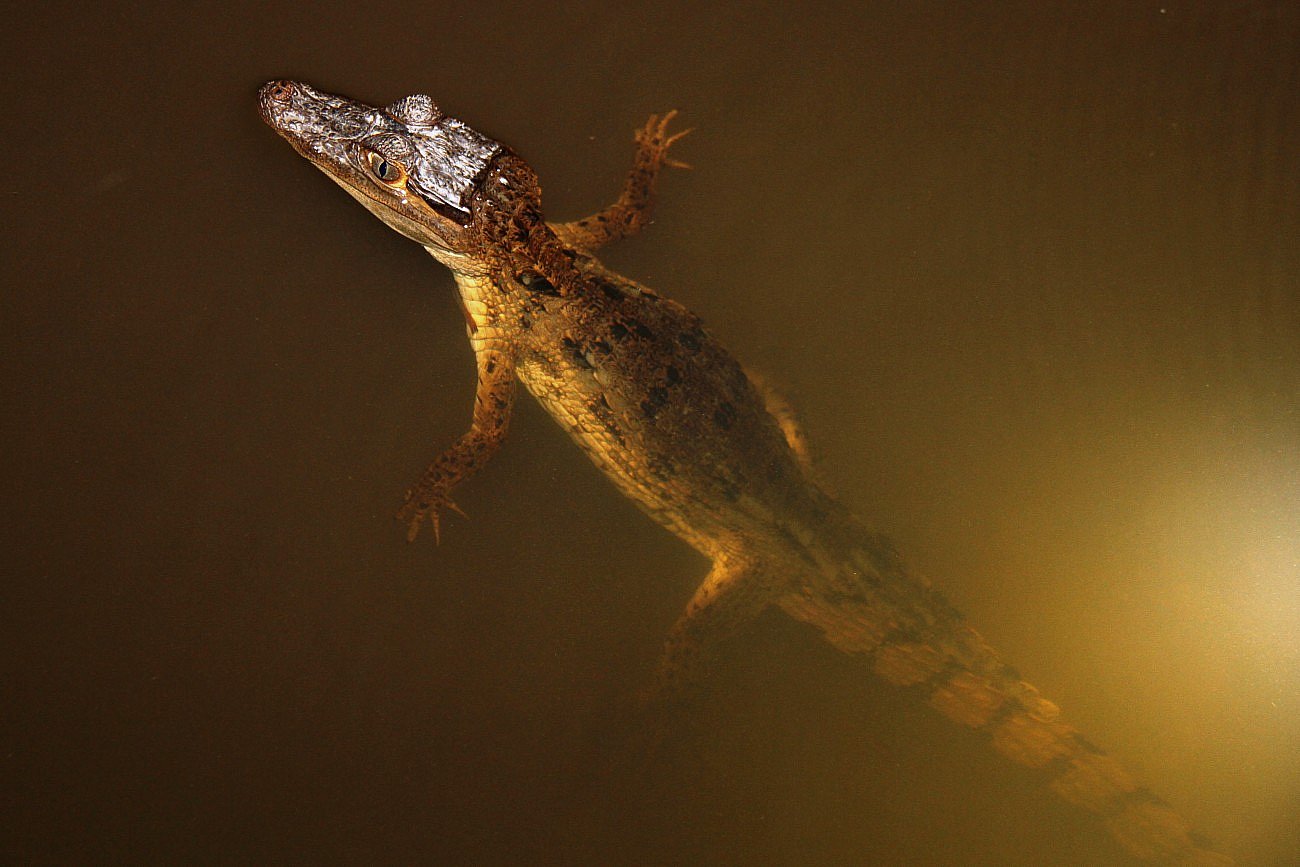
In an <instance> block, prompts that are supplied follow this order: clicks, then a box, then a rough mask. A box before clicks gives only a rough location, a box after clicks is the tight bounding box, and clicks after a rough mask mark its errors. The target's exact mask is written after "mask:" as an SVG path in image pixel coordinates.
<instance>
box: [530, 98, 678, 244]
mask: <svg viewBox="0 0 1300 867" xmlns="http://www.w3.org/2000/svg"><path fill="white" fill-rule="evenodd" d="M676 115H677V112H676V111H675V110H674V111H670V112H668V113H667V114H665V115H663V116H660V115H657V114H652V115H650V119H649V120H648V121H646V124H645V126H643V127H641V128H640V129H639V130H637V131H636V144H637V149H636V156H635V157H634V158H633V160H632V170H631V171H630V172H628V175H627V180H626V181H624V182H623V192H622V194H621V195H620V196H619V197H618V201H616V202H614V204H612V205H610V206H609V207H607V208H605V209H604V210H603V211H598V212H596V213H595V214H592V215H591V216H590V217H584V218H583V219H581V220H575V221H573V222H572V223H552V224H551V230H552V231H554V232H555V234H556V235H558V236H559V238H560V240H561V241H563V242H564V243H566V244H568V245H569V246H571V247H577V248H579V249H580V250H585V251H588V252H590V251H592V250H595V249H596V248H598V247H600V246H602V245H604V244H608V243H609V242H610V241H617V240H620V239H622V238H626V237H628V236H629V235H634V234H636V233H637V232H639V231H640V230H641V228H642V227H643V226H645V224H646V223H648V222H649V221H650V210H651V208H652V207H653V206H654V191H655V181H656V180H657V179H658V177H659V171H660V170H661V169H662V168H663V167H664V166H673V167H674V168H679V169H686V168H690V166H688V165H687V164H686V163H684V162H681V161H680V160H675V159H673V158H671V157H669V156H668V148H669V147H671V146H672V144H673V142H675V141H677V140H678V139H679V138H681V137H682V136H684V135H686V133H688V132H690V130H689V129H688V130H683V131H682V132H679V133H674V134H673V135H669V134H668V122H669V121H671V120H672V119H673V118H674V117H675V116H676Z"/></svg>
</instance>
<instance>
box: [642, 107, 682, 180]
mask: <svg viewBox="0 0 1300 867" xmlns="http://www.w3.org/2000/svg"><path fill="white" fill-rule="evenodd" d="M676 116H677V109H673V110H672V111H670V112H668V113H667V114H664V115H658V114H652V115H650V119H649V120H648V121H646V124H645V126H643V127H641V128H640V129H639V130H637V131H636V143H637V144H638V145H639V146H640V147H641V153H642V154H643V155H644V156H645V158H646V159H647V161H648V162H649V163H650V164H651V165H652V166H655V167H658V166H672V167H673V168H675V169H689V168H690V166H689V165H687V164H686V163H684V162H682V161H681V160H675V159H673V158H672V157H670V156H668V148H670V147H672V145H673V142H675V141H677V140H678V139H680V138H681V137H682V136H684V135H686V134H687V133H689V132H691V130H689V129H684V130H682V131H681V132H678V133H674V134H672V135H669V134H668V122H669V121H671V120H672V119H673V118H674V117H676Z"/></svg>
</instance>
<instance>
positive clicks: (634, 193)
mask: <svg viewBox="0 0 1300 867" xmlns="http://www.w3.org/2000/svg"><path fill="white" fill-rule="evenodd" d="M259 101H260V105H261V112H262V116H263V118H264V119H265V120H266V122H267V123H268V124H270V125H271V126H272V127H273V128H274V129H275V130H276V131H277V132H278V133H280V135H282V136H283V137H284V138H285V139H287V140H288V141H289V143H290V144H291V145H293V147H294V149H295V150H297V151H298V153H299V154H301V155H302V156H304V157H306V158H307V159H308V160H310V161H311V162H312V163H313V164H314V165H315V166H316V167H317V168H319V169H321V170H322V171H323V172H325V174H326V175H328V176H329V177H330V178H331V179H332V180H334V181H335V182H336V183H338V184H339V186H341V187H343V189H345V190H347V192H348V193H350V194H351V195H352V196H353V197H354V198H356V199H357V201H359V202H361V204H362V205H364V206H365V207H366V208H367V209H369V210H370V212H371V213H373V214H374V215H375V216H377V217H378V218H379V219H381V220H383V221H384V222H385V223H387V224H388V225H389V226H391V227H392V228H393V229H395V230H396V231H397V232H399V233H401V234H402V235H404V236H406V237H407V238H410V239H411V240H413V241H415V242H416V243H418V244H420V245H422V246H423V247H424V248H425V249H426V250H428V251H429V253H430V254H431V255H432V256H433V257H434V258H435V259H437V260H438V261H439V262H441V263H442V264H444V265H446V266H447V267H448V268H450V269H451V272H452V275H453V277H454V278H455V282H456V288H457V292H458V293H459V298H460V304H461V308H462V310H463V311H464V315H465V321H466V326H467V331H468V333H469V342H470V346H471V348H472V349H473V352H474V358H475V363H476V365H477V369H478V383H477V389H476V393H475V396H474V407H473V413H472V416H471V421H470V425H469V429H468V430H467V431H466V432H465V433H464V434H463V435H462V436H461V437H460V439H459V440H457V441H456V442H455V443H454V444H452V445H451V447H450V448H448V449H446V450H445V451H443V452H442V453H441V454H440V455H439V456H438V457H437V458H436V459H435V460H434V461H433V463H432V464H430V465H429V467H428V469H427V470H425V472H424V474H423V475H422V476H421V477H420V478H419V480H418V481H417V482H416V484H415V485H414V486H413V487H412V488H411V489H410V490H409V491H408V492H407V495H406V500H405V503H404V505H403V506H402V507H401V510H400V511H399V517H400V518H401V519H402V520H403V521H404V522H405V523H406V526H407V533H408V537H409V538H411V539H414V538H415V536H416V534H417V533H418V532H419V531H420V529H421V527H423V526H424V525H425V524H426V523H428V524H429V525H430V526H431V527H432V529H433V532H434V534H435V535H437V534H438V533H439V532H440V519H441V517H442V516H443V515H444V514H445V512H446V511H447V510H455V509H456V507H455V504H454V502H453V500H452V496H451V495H452V492H453V490H454V488H455V487H456V486H457V485H458V484H460V483H461V482H463V481H465V480H466V479H468V478H469V477H470V476H472V475H473V474H474V473H476V472H477V471H478V470H479V469H480V468H482V467H483V465H484V464H485V463H486V462H487V461H488V460H489V459H491V457H492V455H493V453H494V452H495V451H496V450H497V448H498V447H499V446H500V445H501V443H502V441H503V439H504V438H505V435H506V428H507V426H508V424H509V421H510V414H511V408H512V406H513V405H514V400H515V394H516V391H517V383H523V385H524V387H525V388H526V389H527V390H528V391H529V392H530V393H531V394H532V395H533V396H534V397H535V398H536V399H537V400H538V401H540V402H541V404H542V405H543V406H544V407H546V409H547V411H548V412H549V413H550V414H551V416H552V417H553V418H554V419H555V420H556V421H557V422H558V423H559V424H560V426H561V427H563V428H564V429H565V430H566V431H568V433H569V435H570V436H572V437H573V439H574V440H575V441H576V442H577V443H578V445H579V446H581V447H582V449H583V450H584V451H585V452H586V453H587V455H588V456H589V457H590V458H591V460H592V461H593V462H594V463H595V464H596V465H597V466H598V467H600V469H601V470H603V471H604V472H605V474H606V475H608V476H609V478H610V479H611V480H612V481H613V482H614V484H615V485H617V486H618V488H619V489H620V490H621V491H623V493H624V494H626V495H627V496H628V497H630V498H631V499H632V500H634V501H635V502H636V503H637V504H638V505H639V506H640V507H641V508H642V509H643V510H644V511H645V512H646V513H647V514H648V515H650V516H651V517H652V518H654V519H655V520H656V521H658V522H659V523H661V524H663V525H664V526H665V527H667V528H668V529H669V530H671V531H672V532H673V533H675V534H676V535H677V536H679V537H680V538H681V539H683V540H684V541H686V542H687V543H688V544H690V545H691V546H693V547H694V548H696V549H697V550H698V551H700V552H701V553H702V554H704V555H705V556H706V557H707V558H709V560H710V562H711V563H712V568H711V570H710V571H709V573H708V575H707V576H706V577H705V578H704V581H703V583H702V584H701V585H700V587H699V589H698V590H697V591H696V592H695V595H694V597H693V598H692V599H691V600H690V602H689V603H688V605H687V607H686V611H685V613H684V614H683V615H682V616H681V618H680V619H679V620H678V622H677V623H676V625H675V626H674V627H673V629H672V631H671V633H670V635H669V637H668V640H667V644H666V649H665V652H664V656H663V660H662V662H661V664H660V666H659V670H658V673H657V677H656V688H655V693H656V694H657V695H659V696H661V697H663V696H669V695H672V694H674V693H677V692H679V691H681V690H683V689H688V688H690V685H691V684H692V683H693V682H694V681H695V675H694V672H696V671H697V670H698V669H699V666H700V665H701V664H702V660H703V658H704V657H705V656H707V654H708V653H709V652H710V651H711V649H712V648H714V647H716V646H717V644H718V642H720V641H721V640H723V639H725V638H726V637H727V636H728V635H729V634H731V633H732V632H733V631H734V630H735V629H736V628H737V626H738V625H740V624H742V623H745V622H747V621H749V620H751V619H752V618H753V616H754V615H755V614H756V613H757V612H759V611H760V610H762V609H763V608H765V607H768V606H777V607H779V608H781V609H783V610H784V611H786V612H787V613H788V614H790V615H791V616H792V617H794V618H796V619H798V620H800V621H804V622H806V623H809V624H812V625H813V626H814V627H816V628H817V629H818V630H820V631H821V633H822V634H823V635H824V636H825V638H826V640H827V641H828V642H830V643H831V644H832V645H834V646H835V647H837V648H839V649H840V650H842V651H844V652H846V653H850V654H855V655H859V656H861V657H863V658H864V660H865V661H866V663H867V665H868V666H869V667H870V668H872V670H873V671H874V672H875V673H876V674H877V675H879V676H880V677H882V678H884V679H885V680H887V681H889V682H891V683H895V684H899V685H904V686H908V687H911V688H912V689H913V691H915V692H917V693H919V694H920V695H921V696H923V698H924V700H925V701H927V702H928V703H929V704H931V705H932V706H934V707H935V708H936V709H937V710H939V711H940V712H941V713H943V714H944V715H946V716H947V717H949V718H951V719H952V720H954V721H956V722H958V723H960V724H962V725H965V726H969V727H971V728H975V729H979V730H981V731H983V732H985V733H986V734H987V735H988V737H989V739H990V740H991V742H992V744H993V746H994V748H995V749H997V750H998V751H999V752H1001V753H1003V754H1004V755H1006V756H1007V757H1009V758H1011V759H1012V760H1014V761H1016V762H1019V763H1020V764H1023V765H1027V766H1029V767H1032V768H1037V769H1040V770H1041V772H1042V774H1043V776H1044V779H1045V781H1047V782H1048V784H1049V785H1050V787H1051V788H1052V789H1053V790H1054V791H1055V792H1056V793H1057V794H1058V795H1059V796H1060V797H1062V798H1064V799H1065V800H1066V801H1068V802H1070V803H1072V804H1075V805H1077V806H1079V807H1081V808H1083V809H1085V810H1087V811H1089V812H1092V813H1094V814H1096V815H1097V816H1099V817H1100V818H1101V820H1102V821H1103V822H1104V823H1105V824H1106V826H1107V827H1108V828H1109V830H1110V832H1111V833H1112V835H1113V836H1114V837H1115V839H1116V840H1118V841H1119V843H1120V844H1122V845H1123V846H1124V847H1125V848H1126V849H1127V850H1128V851H1129V852H1130V853H1132V854H1133V855H1134V856H1135V857H1136V858H1138V859H1139V860H1144V861H1149V862H1153V863H1168V864H1202V865H1211V864H1213V865H1223V864H1230V863H1231V861H1229V860H1228V859H1226V858H1224V857H1223V856H1221V855H1217V854H1215V853H1213V852H1211V851H1209V850H1208V849H1207V848H1205V847H1204V846H1203V844H1202V843H1201V842H1199V841H1198V839H1197V838H1196V837H1195V836H1194V835H1193V834H1192V833H1191V831H1190V829H1189V828H1188V825H1187V823H1186V822H1184V821H1183V819H1182V818H1181V817H1179V816H1178V814H1176V813H1175V812H1174V811H1173V810H1172V809H1171V808H1170V807H1169V806H1167V805H1166V804H1165V803H1164V802H1163V801H1161V800H1160V799H1159V798H1157V797H1155V796H1154V795H1152V794H1151V793H1150V792H1149V791H1148V790H1147V789H1146V788H1145V787H1143V786H1141V785H1140V784H1139V783H1138V782H1137V781H1135V780H1134V779H1133V778H1132V777H1131V776H1130V775H1129V774H1128V773H1127V772H1126V771H1125V770H1123V768H1122V767H1121V766H1120V765H1119V764H1118V763H1117V762H1116V761H1115V760H1114V759H1112V758H1111V757H1109V756H1107V755H1106V754H1104V753H1103V752H1101V751H1100V750H1099V749H1097V748H1096V747H1094V746H1093V745H1092V744H1091V743H1090V742H1088V741H1087V740H1085V739H1084V738H1083V737H1082V736H1080V735H1079V734H1078V732H1077V731H1076V730H1075V729H1074V728H1073V727H1071V726H1070V725H1068V724H1067V723H1065V722H1063V721H1062V720H1061V719H1060V718H1059V716H1058V713H1057V710H1056V707H1055V706H1054V705H1053V704H1052V703H1051V702H1048V701H1046V700H1045V699H1043V698H1042V697H1040V696H1039V695H1038V693H1037V691H1036V690H1035V689H1034V688H1033V687H1031V686H1030V685H1028V684H1026V683H1024V682H1023V681H1022V680H1021V679H1020V677H1019V676H1018V675H1017V674H1016V673H1015V672H1014V671H1013V670H1012V669H1011V668H1009V667H1008V666H1006V665H1005V664H1004V663H1003V662H1002V661H1001V660H1000V659H999V658H998V656H997V655H996V654H995V653H994V652H993V651H992V650H991V649H990V648H989V647H988V645H987V644H986V643H985V642H984V641H983V639H981V637H980V636H979V635H978V633H976V632H975V631H974V630H973V629H971V628H970V627H969V626H967V625H966V623H965V621H964V620H963V618H962V617H961V615H960V614H958V613H957V612H956V611H954V610H953V608H952V607H951V606H950V605H948V603H947V602H946V601H945V600H944V599H943V597H942V596H941V595H940V594H939V593H938V592H936V591H935V590H933V589H932V588H931V587H930V586H929V585H928V584H926V583H925V582H923V581H921V580H920V579H918V578H916V577H915V576H913V575H912V574H911V573H910V572H909V571H908V569H907V568H906V567H905V565H904V564H903V563H902V561H901V560H900V558H899V557H898V556H897V554H896V553H895V552H894V549H893V548H892V546H891V545H890V544H889V543H888V542H887V541H886V540H885V539H883V538H882V537H880V536H878V535H875V534H873V533H871V532H869V531H868V530H866V529H865V528H864V527H863V526H862V525H861V524H860V523H859V522H858V521H857V520H856V519H855V518H854V517H853V516H852V515H851V514H849V512H848V511H847V510H846V509H845V508H844V507H843V506H841V505H840V504H839V503H838V502H837V501H836V500H835V499H834V498H832V497H831V496H830V495H828V494H827V492H826V491H824V490H823V489H822V487H821V486H819V485H818V483H817V481H816V479H815V478H814V475H813V473H812V471H811V468H810V466H809V462H808V458H807V453H806V450H805V448H804V437H803V434H802V432H801V431H800V429H799V426H798V424H797V423H796V421H795V419H794V418H793V416H792V415H791V413H790V411H789V409H788V408H787V406H786V405H785V403H784V402H783V401H782V400H781V399H780V398H779V397H778V396H777V395H775V394H773V393H771V391H770V390H768V389H767V388H766V387H765V386H764V385H763V384H762V383H761V381H759V380H758V379H757V378H756V377H754V376H752V375H750V374H749V373H748V372H747V371H746V370H745V369H744V368H743V367H741V365H740V364H739V363H738V362H737V361H736V360H735V359H734V358H733V357H732V356H731V354H730V353H728V352H727V350H726V349H724V348H723V347H722V346H721V345H720V344H719V343H718V341H717V340H715V339H714V337H713V336H712V335H711V334H710V333H709V331H708V330H707V329H705V328H704V327H703V325H702V324H701V323H700V320H699V319H698V318H697V317H696V316H695V315H694V314H692V313H691V312H690V311H689V310H687V309H686V308H684V307H682V306H681V305H680V304H677V303H676V302H674V301H671V300H669V299H667V298H665V297H663V296H661V295H659V294H658V293H656V292H653V291H651V290H650V289H647V288H646V287H644V286H641V285H640V284H638V283H636V282H635V281H633V280H629V279H628V278H626V277H623V276H621V275H619V274H616V273H614V272H613V271H610V270H609V269H608V268H606V267H604V266H603V265H602V264H601V263H600V262H599V261H598V260H597V259H596V258H595V256H594V253H595V251H596V250H598V249H599V248H600V247H601V246H602V245H604V244H607V243H609V242H611V241H616V240H618V239H620V238H624V237H627V236H628V235H631V234H633V233H634V232H636V231H638V230H639V229H640V228H641V227H642V226H644V225H645V224H646V222H647V220H648V216H649V213H650V207H651V204H652V199H653V195H654V188H655V182H656V179H657V178H658V177H659V174H660V171H661V169H663V168H664V167H665V166H674V165H681V163H678V162H677V161H676V160H674V159H673V158H672V157H670V156H669V155H668V151H669V148H670V147H671V146H672V145H673V143H674V142H675V141H677V140H678V139H679V138H681V136H682V135H684V134H685V133H681V132H678V133H675V134H670V133H669V131H668V129H669V123H670V121H671V120H672V119H673V113H672V112H670V113H668V114H665V115H663V116H658V117H651V118H650V120H649V121H648V122H647V123H646V124H645V125H644V126H643V127H641V128H640V129H639V130H638V131H637V132H636V145H637V148H636V155H635V157H634V160H633V164H632V169H631V171H630V173H629V174H628V176H627V180H626V182H625V184H624V186H623V190H622V193H621V195H620V196H619V197H618V199H617V200H616V201H615V202H614V203H613V204H611V205H609V206H608V207H606V208H605V209H604V210H602V211H600V212H598V213H596V214H593V215H591V216H589V217H587V218H585V219H581V220H576V221H574V222H569V223H548V222H547V221H546V220H545V219H544V218H543V216H542V206H541V190H540V187H539V185H538V181H537V177H536V176H535V174H534V173H533V170H532V169H531V168H529V166H528V164H527V163H526V162H525V161H524V160H522V159H521V158H520V157H519V156H518V155H516V154H515V153H514V152H513V151H512V150H511V149H510V148H508V147H506V146H505V145H503V144H501V143H500V142H497V141H494V140H493V139H491V138H489V137H487V136H485V135H483V134H482V133H479V132H477V131H475V130H473V129H472V128H470V127H469V126H467V125H466V124H464V123H463V122H461V121H459V120H456V119H455V118H452V117H448V116H447V115H445V114H443V112H442V111H441V110H440V109H439V108H438V106H437V105H435V104H434V102H433V100H432V99H430V98H429V97H428V96H424V95H419V94H417V95H414V96H408V97H406V98H404V99H400V100H398V101H397V102H395V103H393V104H391V105H389V106H387V107H383V108H376V107H373V106H369V105H366V104H364V103H360V102H356V101H354V100H351V99H347V98H345V97H341V96H333V95H331V94H327V93H322V92H320V91H318V90H315V89H314V88H312V87H309V86H308V85H305V84H301V83H298V82H292V81H273V82H270V83H269V84H267V85H266V86H265V87H263V88H262V90H261V92H260V94H259Z"/></svg>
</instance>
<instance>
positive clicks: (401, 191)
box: [258, 81, 504, 246]
mask: <svg viewBox="0 0 1300 867" xmlns="http://www.w3.org/2000/svg"><path fill="white" fill-rule="evenodd" d="M258 101H259V104H260V106H261V111H262V117H263V119H265V120H266V122H267V123H268V124H270V125H271V127H273V128H274V129H275V130H276V131H277V132H279V133H280V135H282V136H284V138H285V139H287V140H288V141H289V143H290V144H292V145H293V146H294V148H295V149H296V150H297V151H298V153H300V154H302V155H303V156H304V157H306V158H307V159H309V160H311V162H312V163H314V164H315V165H316V166H317V167H318V168H320V169H321V170H322V171H324V172H325V173H326V174H328V175H329V176H330V177H331V178H333V179H334V180H335V181H337V182H338V183H339V184H340V185H341V186H342V187H343V188H344V189H346V190H347V191H348V192H350V193H351V194H352V195H353V196H354V197H356V198H357V199H358V200H359V201H360V202H361V203H362V204H363V205H365V206H366V207H367V208H369V209H370V210H371V211H372V212H374V213H375V214H376V215H377V216H378V217H380V218H381V219H383V220H384V222H386V223H388V224H389V225H390V226H392V227H393V228H394V229H396V230H397V231H399V232H401V233H402V234H404V235H406V236H408V237H410V238H411V239H412V240H415V241H418V242H419V243H422V244H425V245H432V246H448V245H449V244H451V243H452V242H454V240H455V237H456V235H457V232H456V229H457V228H458V227H460V226H464V225H466V224H468V222H469V220H470V198H471V196H472V195H473V193H474V190H475V188H476V186H477V184H478V183H479V181H480V180H481V179H482V177H483V176H484V174H485V172H486V170H487V168H488V165H489V164H490V163H491V161H492V160H493V158H494V157H496V156H497V155H498V154H500V153H501V152H502V151H503V150H504V146H503V145H501V144H500V143H498V142H496V141H493V140H492V139H490V138H488V137H487V136H485V135H482V134H481V133H478V132H476V131H475V130H473V129H471V128H470V127H468V126H466V125H465V124H464V123H462V122H461V121H459V120H456V119H455V118H452V117H447V116H445V115H443V114H442V112H441V111H439V110H438V107H437V106H436V105H435V104H434V102H433V100H432V99H430V98H429V97H428V96H425V95H424V94H414V95H412V96H407V97H404V98H403V99H399V100H398V101H397V102H394V103H393V104H392V105H389V106H387V107H386V108H375V107H373V106H369V105H366V104H365V103H361V102H357V101H355V100H351V99H348V98H347V97H342V96H335V95H333V94H329V93H322V92H321V91H319V90H316V89H315V88H313V87H311V86H309V85H306V84H303V83H301V82H296V81H272V82H269V83H268V84H266V85H265V86H264V87H262V89H261V91H260V92H259V94H258Z"/></svg>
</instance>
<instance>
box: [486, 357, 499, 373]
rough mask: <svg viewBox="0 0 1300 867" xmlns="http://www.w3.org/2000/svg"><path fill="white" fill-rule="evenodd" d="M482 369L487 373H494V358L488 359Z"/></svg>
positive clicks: (495, 361)
mask: <svg viewBox="0 0 1300 867" xmlns="http://www.w3.org/2000/svg"><path fill="white" fill-rule="evenodd" d="M483 369H484V370H486V371H487V372H488V373H495V372H496V369H497V360H496V359H495V358H489V359H488V360H487V363H486V364H484V365H483Z"/></svg>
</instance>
